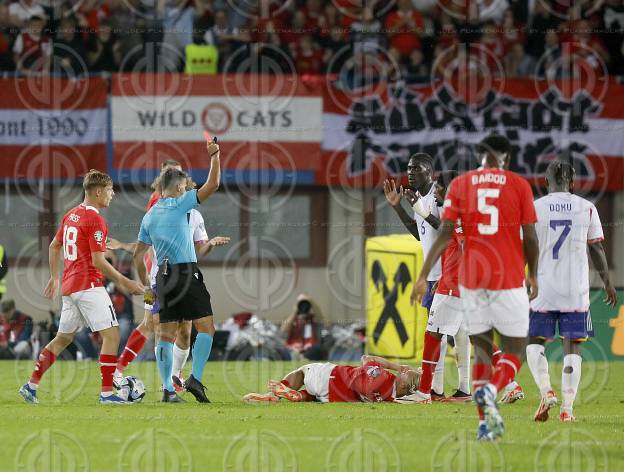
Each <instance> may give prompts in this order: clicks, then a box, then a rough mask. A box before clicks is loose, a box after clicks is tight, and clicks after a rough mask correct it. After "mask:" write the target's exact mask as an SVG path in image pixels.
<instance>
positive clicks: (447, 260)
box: [436, 225, 463, 297]
mask: <svg viewBox="0 0 624 472" xmlns="http://www.w3.org/2000/svg"><path fill="white" fill-rule="evenodd" d="M462 235H463V230H462V228H461V225H455V228H454V229H453V238H452V239H451V242H450V243H449V245H448V246H447V247H446V249H445V250H444V252H443V253H442V257H441V258H440V259H441V260H442V276H441V277H440V283H439V284H438V288H437V289H436V293H439V294H440V295H450V296H453V297H459V266H460V264H461V257H462Z"/></svg>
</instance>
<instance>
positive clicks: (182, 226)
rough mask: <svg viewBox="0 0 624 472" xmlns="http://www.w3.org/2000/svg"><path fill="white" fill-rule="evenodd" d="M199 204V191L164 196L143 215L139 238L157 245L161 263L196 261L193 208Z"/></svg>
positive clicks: (155, 248) (157, 255)
mask: <svg viewBox="0 0 624 472" xmlns="http://www.w3.org/2000/svg"><path fill="white" fill-rule="evenodd" d="M198 204H199V202H198V200H197V190H196V189H193V190H190V191H188V192H186V193H185V194H184V195H182V196H180V197H177V198H173V197H169V198H161V199H160V200H158V202H157V203H156V204H155V205H154V206H153V207H152V208H151V209H150V211H148V212H147V213H146V214H145V216H144V217H143V221H142V222H141V228H140V229H139V237H138V239H139V241H141V242H142V243H145V244H148V245H150V246H153V247H154V250H155V251H156V257H157V260H158V265H160V264H162V263H163V261H164V260H165V258H167V259H169V262H170V263H171V264H183V263H190V262H197V257H196V255H195V246H194V244H193V227H192V226H191V215H190V211H191V210H192V209H193V208H196V207H197V205H198Z"/></svg>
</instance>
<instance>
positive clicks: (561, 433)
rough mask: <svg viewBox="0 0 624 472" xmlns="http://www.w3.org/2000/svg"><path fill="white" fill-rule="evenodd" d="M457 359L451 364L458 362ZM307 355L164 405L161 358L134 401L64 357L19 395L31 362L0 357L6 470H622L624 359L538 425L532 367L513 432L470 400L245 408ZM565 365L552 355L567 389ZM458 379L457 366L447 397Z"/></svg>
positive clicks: (241, 368)
mask: <svg viewBox="0 0 624 472" xmlns="http://www.w3.org/2000/svg"><path fill="white" fill-rule="evenodd" d="M448 364H452V363H451V362H449V363H448ZM295 366H296V365H295V364H294V363H290V362H285V363H280V362H252V363H244V362H240V363H238V362H231V363H219V362H211V363H209V364H208V366H207V367H206V374H205V379H204V380H205V383H206V384H207V386H208V391H209V392H208V393H209V397H210V399H211V400H212V402H213V403H212V404H209V405H200V404H198V403H195V401H194V400H193V399H191V398H188V399H189V403H187V404H184V405H171V404H168V405H163V404H160V403H159V400H160V395H159V392H158V391H155V387H156V385H157V370H156V367H155V364H154V363H149V362H147V363H136V364H134V365H131V366H130V367H129V368H128V371H127V374H129V375H130V374H132V375H136V376H138V377H139V378H141V379H142V380H144V382H145V384H146V387H147V389H148V393H147V396H146V398H145V399H144V401H143V402H142V403H140V404H135V405H123V406H102V405H99V404H96V399H97V395H98V387H99V369H98V364H97V363H95V362H57V363H56V364H55V365H54V366H53V367H52V369H51V370H50V371H48V373H47V374H46V376H45V377H44V379H43V381H42V384H41V387H40V393H39V396H40V401H41V404H39V405H27V404H25V403H24V402H23V401H22V399H21V397H19V396H18V394H17V389H18V387H19V385H20V384H21V383H23V382H24V381H25V380H26V379H27V377H28V375H29V373H30V371H31V369H32V362H30V361H20V362H12V361H2V362H0V385H1V388H0V404H1V405H2V413H1V415H0V417H1V418H2V419H1V420H0V425H1V427H0V444H1V448H0V456H1V457H0V470H2V471H9V470H18V471H54V472H56V471H63V472H72V471H95V472H97V471H116V470H120V471H121V470H123V471H132V472H135V471H157V472H165V471H166V472H170V471H173V472H175V471H185V470H192V471H197V472H199V471H220V470H225V471H253V472H264V471H267V472H268V471H270V472H280V471H314V472H318V471H321V470H329V471H337V472H338V471H339V472H349V471H354V472H377V471H382V472H383V471H399V470H400V471H428V470H434V471H437V470H439V471H445V472H447V471H479V472H487V471H529V470H541V471H547V472H554V471H566V472H568V471H569V472H576V471H579V472H580V471H583V472H584V471H603V470H605V471H614V472H615V471H622V470H624V447H623V446H624V396H623V395H622V392H624V363H610V364H607V363H589V362H587V363H585V364H584V365H583V369H584V372H583V381H582V389H581V392H580V394H579V398H578V403H577V405H576V408H575V414H576V417H577V422H576V423H574V424H561V423H559V421H558V409H557V410H555V411H553V412H552V413H553V414H552V415H551V420H550V421H549V422H547V423H544V424H536V423H534V422H533V421H532V415H533V412H534V410H535V408H536V407H537V403H538V396H537V390H536V388H535V386H534V384H533V380H532V378H531V376H530V373H529V371H528V369H527V368H526V366H524V367H523V370H522V371H521V375H520V377H519V381H520V383H521V384H522V385H523V387H524V389H525V392H526V394H527V397H526V399H525V400H523V401H520V402H517V403H516V404H513V405H504V406H503V407H502V413H503V416H504V418H505V420H506V428H507V431H506V434H505V436H504V438H503V439H502V440H501V441H499V442H497V443H495V444H483V443H477V442H476V441H475V440H474V435H475V432H476V424H477V421H476V418H475V409H474V406H473V405H471V404H461V405H457V404H442V403H435V404H432V405H409V406H408V405H399V404H326V405H321V404H317V403H301V404H296V403H287V402H283V401H282V402H279V403H272V404H266V405H264V404H263V405H257V404H256V405H247V404H243V403H242V402H241V401H240V397H241V395H242V394H244V393H247V392H249V391H262V390H263V387H264V386H265V385H266V380H267V379H268V378H271V377H272V378H279V377H280V376H281V375H282V374H284V373H286V372H288V371H289V370H291V369H292V368H294V367H295ZM560 368H561V367H560V364H554V363H553V364H551V377H552V379H553V385H554V386H558V384H559V382H558V380H557V379H559V378H560V376H561V371H560ZM454 381H456V369H455V373H454V372H453V369H452V368H451V367H448V368H447V393H449V392H450V391H451V390H452V388H451V387H452V385H453V382H454Z"/></svg>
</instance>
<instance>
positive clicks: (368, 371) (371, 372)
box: [366, 365, 381, 379]
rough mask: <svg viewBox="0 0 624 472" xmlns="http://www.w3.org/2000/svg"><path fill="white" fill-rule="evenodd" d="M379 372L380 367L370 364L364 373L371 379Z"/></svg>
mask: <svg viewBox="0 0 624 472" xmlns="http://www.w3.org/2000/svg"><path fill="white" fill-rule="evenodd" d="M379 374H381V369H379V367H378V366H376V365H373V366H370V367H369V368H368V369H366V375H368V376H369V377H371V378H373V379H374V378H377V377H379Z"/></svg>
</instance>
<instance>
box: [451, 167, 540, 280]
mask: <svg viewBox="0 0 624 472" xmlns="http://www.w3.org/2000/svg"><path fill="white" fill-rule="evenodd" d="M443 219H444V220H447V221H452V222H453V223H455V222H456V221H457V220H460V223H461V226H462V230H463V233H464V247H463V252H462V259H461V264H460V270H459V283H460V285H462V286H464V287H466V288H469V289H479V288H483V289H488V290H507V289H513V288H519V287H522V286H524V265H525V264H524V251H523V247H522V225H525V224H531V223H535V221H536V214H535V207H534V205H533V192H532V191H531V187H530V185H529V183H528V182H527V181H526V180H525V179H524V178H522V177H520V176H519V175H517V174H515V173H513V172H511V171H508V170H503V169H493V168H485V169H479V170H474V171H470V172H467V173H466V174H464V175H461V176H459V177H457V178H456V179H454V180H453V181H452V182H451V185H450V187H449V190H448V192H447V194H446V199H445V201H444V212H443Z"/></svg>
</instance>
